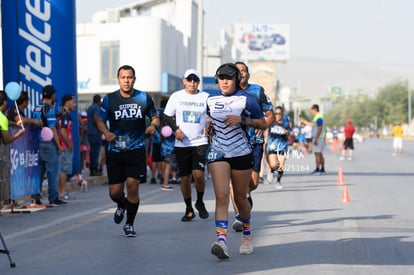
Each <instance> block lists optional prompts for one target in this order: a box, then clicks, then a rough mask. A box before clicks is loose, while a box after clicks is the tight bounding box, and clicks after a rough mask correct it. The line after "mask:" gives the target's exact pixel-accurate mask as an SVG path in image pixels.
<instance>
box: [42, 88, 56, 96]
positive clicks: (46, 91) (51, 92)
mask: <svg viewBox="0 0 414 275" xmlns="http://www.w3.org/2000/svg"><path fill="white" fill-rule="evenodd" d="M55 93H56V89H55V87H53V86H52V85H46V86H44V87H43V90H42V97H43V98H51V97H52V96H53V95H54V94H55Z"/></svg>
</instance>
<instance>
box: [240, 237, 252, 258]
mask: <svg viewBox="0 0 414 275" xmlns="http://www.w3.org/2000/svg"><path fill="white" fill-rule="evenodd" d="M239 252H240V254H242V255H249V254H252V252H253V245H252V235H243V237H242V244H241V246H240V249H239Z"/></svg>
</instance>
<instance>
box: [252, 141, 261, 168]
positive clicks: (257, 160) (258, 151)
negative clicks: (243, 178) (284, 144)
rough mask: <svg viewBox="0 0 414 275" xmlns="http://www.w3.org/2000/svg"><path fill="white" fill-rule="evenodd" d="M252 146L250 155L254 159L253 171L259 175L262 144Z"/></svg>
mask: <svg viewBox="0 0 414 275" xmlns="http://www.w3.org/2000/svg"><path fill="white" fill-rule="evenodd" d="M252 146H253V148H252V150H253V151H252V153H253V158H254V165H253V171H254V172H257V173H259V172H260V169H261V168H262V158H263V144H260V143H256V144H253V145H252Z"/></svg>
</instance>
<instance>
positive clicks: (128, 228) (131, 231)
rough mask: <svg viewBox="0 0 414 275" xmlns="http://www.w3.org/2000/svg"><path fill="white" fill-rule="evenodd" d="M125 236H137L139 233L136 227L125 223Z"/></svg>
mask: <svg viewBox="0 0 414 275" xmlns="http://www.w3.org/2000/svg"><path fill="white" fill-rule="evenodd" d="M124 236H125V237H136V236H137V233H136V232H135V230H134V227H133V226H132V225H130V224H126V225H124Z"/></svg>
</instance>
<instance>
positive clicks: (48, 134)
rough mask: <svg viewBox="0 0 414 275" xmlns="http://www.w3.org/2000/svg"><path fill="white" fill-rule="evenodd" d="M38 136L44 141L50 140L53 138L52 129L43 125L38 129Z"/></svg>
mask: <svg viewBox="0 0 414 275" xmlns="http://www.w3.org/2000/svg"><path fill="white" fill-rule="evenodd" d="M40 136H41V137H42V139H43V140H44V141H51V140H52V138H53V131H52V129H50V128H49V127H43V128H42V130H41V131H40Z"/></svg>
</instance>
